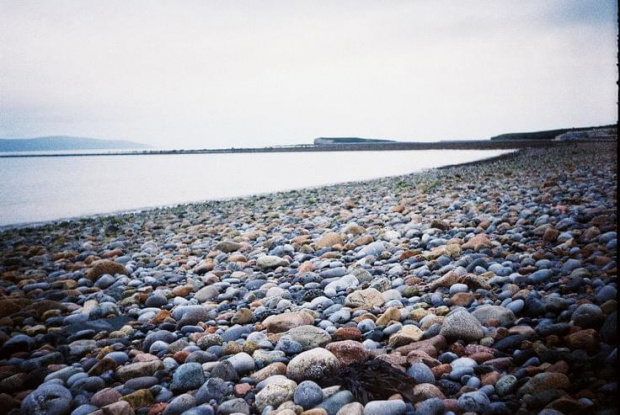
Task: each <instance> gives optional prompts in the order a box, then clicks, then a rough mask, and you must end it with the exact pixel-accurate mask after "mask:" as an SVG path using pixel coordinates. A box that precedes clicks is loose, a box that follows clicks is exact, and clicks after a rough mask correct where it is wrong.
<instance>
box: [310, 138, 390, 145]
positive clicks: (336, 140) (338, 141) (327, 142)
mask: <svg viewBox="0 0 620 415" xmlns="http://www.w3.org/2000/svg"><path fill="white" fill-rule="evenodd" d="M395 142H396V141H394V140H380V139H378V138H359V137H319V138H315V139H314V145H316V146H322V145H332V144H373V143H395Z"/></svg>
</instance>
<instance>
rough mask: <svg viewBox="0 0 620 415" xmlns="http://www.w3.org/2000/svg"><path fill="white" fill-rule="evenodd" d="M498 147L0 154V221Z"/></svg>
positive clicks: (392, 172)
mask: <svg viewBox="0 0 620 415" xmlns="http://www.w3.org/2000/svg"><path fill="white" fill-rule="evenodd" d="M506 152H509V151H506V150H416V151H360V152H321V153H262V154H261V153H254V154H196V155H154V156H98V157H93V156H84V157H67V158H65V157H49V158H48V157H36V158H0V226H6V225H18V224H25V223H35V222H43V221H50V220H56V219H65V218H71V217H76V216H84V215H94V214H102V213H112V212H118V211H127V210H138V209H142V208H147V207H155V206H167V205H175V204H179V203H186V202H197V201H202V200H213V199H227V198H232V197H238V196H247V195H251V194H260V193H267V192H274V191H280V190H291V189H301V188H306V187H315V186H320V185H326V184H333V183H343V182H350V181H358V180H367V179H372V178H378V177H386V176H397V175H402V174H407V173H412V172H416V171H420V170H423V169H428V168H433V167H439V166H444V165H448V164H457V163H465V162H470V161H475V160H480V159H484V158H489V157H494V156H497V155H500V154H503V153H506Z"/></svg>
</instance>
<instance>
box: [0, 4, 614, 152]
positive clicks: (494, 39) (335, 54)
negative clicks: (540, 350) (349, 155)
mask: <svg viewBox="0 0 620 415" xmlns="http://www.w3.org/2000/svg"><path fill="white" fill-rule="evenodd" d="M616 7H617V6H616V2H615V0H582V1H577V0H545V1H541V0H514V1H510V0H506V1H497V0H489V1H482V0H477V1H465V0H460V1H437V0H432V1H431V0H428V1H415V0H403V1H397V0H376V1H361V0H352V1H348V0H329V1H320V0H308V1H292V0H282V1H270V0H261V1H255V0H251V1H239V0H236V1H230V0H224V1H209V0H197V1H187V0H186V1H174V2H173V1H158V0H147V1H127V0H120V1H113V0H106V1H85V0H71V1H63V0H54V1H43V0H40V1H24V0H15V1H8V0H0V137H16V138H17V137H33V136H41V135H61V134H62V135H75V136H83V137H95V138H110V139H128V140H134V141H140V142H143V143H147V144H151V145H154V146H157V147H161V148H219V147H246V146H265V145H278V144H296V143H310V142H311V141H312V140H313V139H314V138H315V137H319V136H359V137H376V138H391V139H396V140H406V141H409V140H424V141H430V140H432V141H435V140H442V139H461V138H463V139H466V138H468V139H474V138H476V139H481V138H489V137H490V136H492V135H497V134H500V133H504V132H515V131H531V130H541V129H552V128H560V127H577V126H589V125H600V124H610V123H615V122H616V121H617V98H616V97H617V93H618V88H617V84H616V81H617V79H618V71H617V67H616V60H617V58H616V56H617V48H616V42H617V38H616V36H617V30H618V26H617V22H616V16H617V10H616Z"/></svg>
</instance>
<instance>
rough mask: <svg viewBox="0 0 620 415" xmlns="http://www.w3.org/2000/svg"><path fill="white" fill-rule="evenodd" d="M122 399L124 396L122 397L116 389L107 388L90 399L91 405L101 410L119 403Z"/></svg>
mask: <svg viewBox="0 0 620 415" xmlns="http://www.w3.org/2000/svg"><path fill="white" fill-rule="evenodd" d="M122 397H123V395H121V394H120V392H119V391H117V390H116V389H112V388H105V389H102V390H100V391H99V392H96V393H95V394H94V395H93V397H92V398H90V403H91V404H92V405H95V406H98V407H99V408H101V407H102V406H106V405H110V404H113V403H114V402H118V401H119V400H120V399H121V398H122Z"/></svg>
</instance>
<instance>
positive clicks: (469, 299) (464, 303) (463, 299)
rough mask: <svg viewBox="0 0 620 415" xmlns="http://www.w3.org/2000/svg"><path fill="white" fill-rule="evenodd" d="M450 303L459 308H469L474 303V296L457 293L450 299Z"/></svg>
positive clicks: (468, 293) (467, 293)
mask: <svg viewBox="0 0 620 415" xmlns="http://www.w3.org/2000/svg"><path fill="white" fill-rule="evenodd" d="M450 301H451V302H452V304H453V305H455V306H458V307H469V305H470V304H471V303H473V302H474V294H473V293H470V292H463V293H456V294H454V295H453V296H452V297H450Z"/></svg>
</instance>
